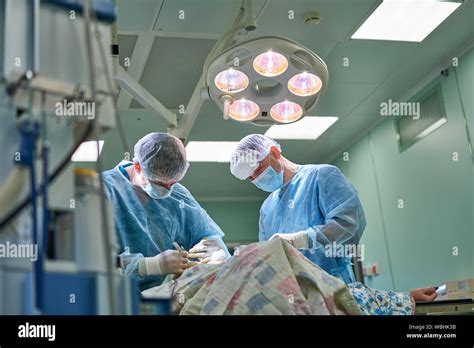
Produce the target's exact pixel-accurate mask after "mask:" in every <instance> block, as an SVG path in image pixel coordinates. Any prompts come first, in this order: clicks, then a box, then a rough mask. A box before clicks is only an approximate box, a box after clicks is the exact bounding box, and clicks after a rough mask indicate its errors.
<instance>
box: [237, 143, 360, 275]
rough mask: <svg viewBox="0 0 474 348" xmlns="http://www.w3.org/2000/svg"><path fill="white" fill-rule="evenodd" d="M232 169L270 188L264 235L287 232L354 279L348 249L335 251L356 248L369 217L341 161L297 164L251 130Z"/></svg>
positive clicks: (312, 255) (325, 265)
mask: <svg viewBox="0 0 474 348" xmlns="http://www.w3.org/2000/svg"><path fill="white" fill-rule="evenodd" d="M231 172H232V174H233V175H234V176H236V177H237V178H239V179H241V180H245V179H248V180H250V181H251V182H252V183H253V184H254V185H256V186H257V187H258V188H260V189H262V190H263V191H266V192H271V193H270V195H269V196H268V197H267V199H266V200H265V201H264V202H263V205H262V207H261V209H260V221H259V240H260V241H266V240H269V239H272V238H277V237H279V238H283V239H285V240H286V241H288V242H289V243H290V244H292V245H293V246H295V247H296V248H297V249H299V250H301V252H302V253H303V254H304V255H305V256H306V257H307V258H308V259H310V260H311V261H312V262H314V263H315V264H317V265H318V266H320V267H321V268H322V269H324V270H325V271H327V272H328V273H330V274H332V275H333V276H336V277H338V278H340V279H342V280H343V281H344V282H346V283H351V282H354V281H355V277H354V273H353V271H352V266H351V260H350V259H351V257H350V255H346V254H343V255H341V253H338V252H334V251H335V250H336V249H338V248H337V247H338V246H343V248H344V249H345V250H357V249H356V244H357V243H358V242H359V240H360V237H361V235H362V232H363V231H364V228H365V225H366V221H365V215H364V211H363V209H362V205H361V202H360V200H359V197H358V195H357V192H356V190H355V189H354V187H353V186H352V185H351V184H350V183H349V181H348V180H347V179H346V178H345V177H344V175H343V174H342V173H341V172H340V170H339V169H338V168H337V167H334V166H331V165H326V164H322V165H313V164H309V165H297V164H295V163H293V162H291V161H289V160H288V159H286V158H285V157H283V156H282V154H281V147H280V145H279V144H277V143H276V142H275V141H274V140H273V139H271V138H269V137H267V136H264V135H261V134H251V135H248V136H246V137H245V138H243V139H242V140H241V141H240V142H239V144H238V145H237V147H236V148H235V150H234V152H233V154H232V158H231ZM345 245H352V247H353V248H345V247H344V246H345ZM343 248H339V249H340V250H343Z"/></svg>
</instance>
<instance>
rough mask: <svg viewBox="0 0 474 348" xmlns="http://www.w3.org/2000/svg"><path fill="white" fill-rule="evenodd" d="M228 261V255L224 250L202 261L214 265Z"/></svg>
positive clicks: (215, 252)
mask: <svg viewBox="0 0 474 348" xmlns="http://www.w3.org/2000/svg"><path fill="white" fill-rule="evenodd" d="M225 259H226V253H225V251H224V250H222V249H219V250H216V251H214V252H213V253H212V254H211V256H208V257H205V258H203V259H202V261H201V262H202V263H208V264H214V265H217V264H219V263H222V262H224V261H225Z"/></svg>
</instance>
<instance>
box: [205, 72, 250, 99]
mask: <svg viewBox="0 0 474 348" xmlns="http://www.w3.org/2000/svg"><path fill="white" fill-rule="evenodd" d="M214 83H215V85H216V87H217V88H219V90H221V91H222V92H226V93H238V92H241V91H243V90H244V89H246V88H247V86H248V85H249V78H248V77H247V75H245V74H244V73H243V72H241V71H238V70H235V69H227V70H224V71H221V72H220V73H219V74H217V76H216V78H215V79H214Z"/></svg>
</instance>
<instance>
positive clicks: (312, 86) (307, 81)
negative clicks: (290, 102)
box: [288, 72, 322, 97]
mask: <svg viewBox="0 0 474 348" xmlns="http://www.w3.org/2000/svg"><path fill="white" fill-rule="evenodd" d="M321 86H322V82H321V79H320V78H319V77H317V76H316V75H314V74H309V73H307V72H303V73H301V74H297V75H295V76H293V77H292V78H291V79H290V80H289V81H288V89H289V90H290V92H291V93H293V94H294V95H297V96H300V97H307V96H310V95H313V94H316V93H318V92H319V90H320V89H321Z"/></svg>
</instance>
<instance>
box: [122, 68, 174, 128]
mask: <svg viewBox="0 0 474 348" xmlns="http://www.w3.org/2000/svg"><path fill="white" fill-rule="evenodd" d="M117 69H118V71H117V75H116V76H115V81H116V82H117V83H118V84H119V85H120V87H122V91H125V92H127V94H128V95H129V96H131V97H133V99H135V100H136V101H137V102H139V103H140V104H141V105H142V106H144V107H145V108H146V109H147V110H149V111H151V112H154V113H156V114H157V115H158V116H159V117H161V118H162V120H163V122H164V123H165V125H166V127H176V126H177V120H176V114H175V113H173V112H171V111H170V110H168V108H166V106H164V105H163V104H162V103H160V101H158V100H157V99H156V98H155V97H154V96H153V95H152V94H151V93H150V92H148V91H147V90H146V89H145V88H144V87H143V86H142V85H141V84H139V83H138V82H137V81H136V80H135V79H134V78H133V77H132V76H130V74H128V73H127V72H126V71H125V70H124V69H123V68H122V66H120V65H119V66H118V68H117Z"/></svg>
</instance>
